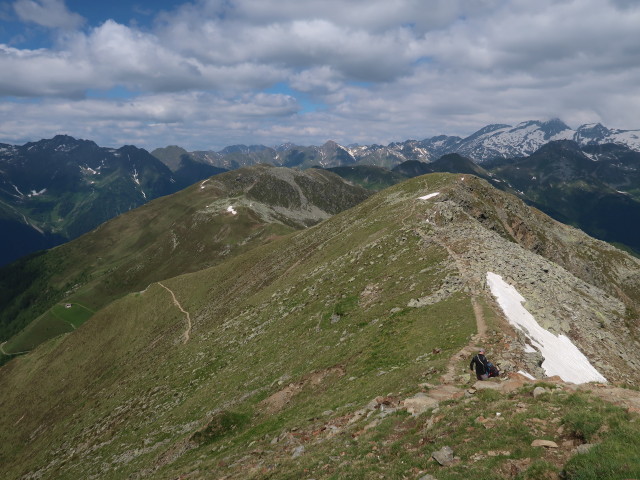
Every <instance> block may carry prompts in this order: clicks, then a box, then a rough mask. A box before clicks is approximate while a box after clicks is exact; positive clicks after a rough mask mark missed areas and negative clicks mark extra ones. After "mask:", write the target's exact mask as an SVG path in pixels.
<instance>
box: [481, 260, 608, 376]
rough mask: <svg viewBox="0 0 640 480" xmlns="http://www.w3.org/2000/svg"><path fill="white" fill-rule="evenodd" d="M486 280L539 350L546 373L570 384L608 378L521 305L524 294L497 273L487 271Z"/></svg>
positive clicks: (509, 315)
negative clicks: (543, 326) (541, 324)
mask: <svg viewBox="0 0 640 480" xmlns="http://www.w3.org/2000/svg"><path fill="white" fill-rule="evenodd" d="M487 283H488V285H489V287H490V289H491V293H492V294H493V296H494V297H496V300H497V301H498V304H499V305H500V307H501V308H502V311H503V312H504V313H505V315H506V317H507V319H508V320H509V323H511V324H512V325H514V326H515V327H517V328H518V329H520V330H521V331H522V332H523V333H524V334H525V335H526V337H527V338H528V339H529V340H530V341H531V343H532V344H533V346H534V347H536V348H537V349H538V350H539V351H540V353H542V356H543V357H544V361H543V362H542V368H543V369H544V371H545V373H546V374H547V375H548V376H550V377H552V376H554V375H558V376H559V377H560V378H562V380H564V381H566V382H572V383H586V382H603V383H604V382H606V381H607V379H606V378H604V377H603V376H602V375H601V374H600V373H599V372H598V371H597V370H596V369H595V368H594V367H593V366H592V365H591V363H589V360H588V359H587V357H585V356H584V354H583V353H582V352H581V351H580V350H578V348H577V347H576V346H575V345H574V344H573V343H572V342H571V340H570V339H569V338H568V337H566V336H565V335H558V336H556V335H554V334H553V333H551V332H549V331H548V330H545V329H544V328H542V327H541V326H540V325H539V324H538V322H537V321H536V319H535V318H533V315H531V314H530V313H529V312H528V311H527V309H526V308H524V307H523V306H522V304H523V303H524V302H525V299H524V297H523V296H522V295H520V293H518V291H517V290H516V289H515V288H514V287H513V286H511V285H509V284H508V283H506V282H505V281H504V280H503V279H502V277H501V276H500V275H496V274H495V273H491V272H487Z"/></svg>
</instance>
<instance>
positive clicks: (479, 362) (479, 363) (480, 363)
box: [469, 353, 489, 375]
mask: <svg viewBox="0 0 640 480" xmlns="http://www.w3.org/2000/svg"><path fill="white" fill-rule="evenodd" d="M474 363H475V364H476V374H477V375H485V374H488V373H489V365H488V363H489V360H487V357H485V356H484V355H482V354H481V353H478V354H477V355H475V356H474V357H473V358H472V359H471V363H470V364H469V368H470V369H471V370H473V364H474Z"/></svg>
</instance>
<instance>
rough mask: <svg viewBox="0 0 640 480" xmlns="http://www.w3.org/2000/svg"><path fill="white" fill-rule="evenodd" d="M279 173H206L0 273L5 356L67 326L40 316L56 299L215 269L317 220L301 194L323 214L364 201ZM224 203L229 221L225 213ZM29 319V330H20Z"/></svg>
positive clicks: (348, 191)
mask: <svg viewBox="0 0 640 480" xmlns="http://www.w3.org/2000/svg"><path fill="white" fill-rule="evenodd" d="M279 172H280V171H279V170H278V169H275V168H273V167H266V166H259V167H254V168H250V169H244V170H239V171H237V172H232V173H230V174H227V175H221V176H219V177H215V179H211V183H210V184H208V185H207V182H208V181H205V182H201V183H199V184H196V185H193V186H192V187H189V188H187V189H185V190H183V191H181V192H179V193H177V194H175V195H172V196H170V197H163V198H160V199H157V200H155V201H153V202H150V203H149V204H146V205H144V206H142V207H140V208H138V209H136V210H134V211H131V212H128V213H127V214H125V215H122V216H121V217H118V218H116V219H113V220H111V221H109V222H107V223H105V224H103V225H102V226H100V227H99V228H97V229H96V230H94V231H92V232H90V233H88V234H86V235H84V236H82V237H81V238H79V239H77V240H75V241H73V242H70V243H68V244H65V245H62V246H60V247H58V248H56V249H53V250H51V251H49V252H46V253H43V254H39V255H34V256H32V257H31V258H28V259H24V260H21V261H19V262H17V263H16V264H13V265H10V266H8V267H5V268H4V269H3V272H5V273H6V276H5V275H2V276H0V277H1V278H2V280H0V287H2V288H0V291H1V292H2V293H0V295H1V296H0V339H9V338H11V337H12V336H15V335H16V334H17V333H18V332H20V331H22V333H21V334H20V335H19V336H18V337H16V338H13V339H12V341H11V343H13V346H12V351H24V350H29V349H31V348H33V346H35V345H37V344H38V343H40V342H41V341H43V340H44V339H46V338H50V336H52V335H56V334H58V333H61V332H63V331H66V330H68V328H66V327H64V322H60V320H59V319H58V318H56V316H55V312H54V313H51V312H50V311H49V309H50V308H51V307H52V306H53V305H55V303H56V302H69V303H74V304H75V303H81V304H84V305H87V306H88V308H89V309H90V310H96V309H98V308H100V307H102V306H103V305H106V304H107V303H108V302H110V301H112V300H114V299H115V298H118V297H120V296H122V295H123V294H126V293H128V292H132V291H139V290H142V289H144V288H146V287H147V286H148V285H149V284H150V283H153V282H154V281H157V280H160V279H163V278H169V277H173V276H176V275H178V274H180V273H184V272H191V271H197V270H200V269H203V268H206V267H208V266H211V265H215V264H217V263H219V262H221V261H224V260H226V259H227V258H228V257H230V256H233V255H237V254H240V253H242V252H245V251H248V250H250V249H251V248H253V247H254V246H256V245H260V244H262V243H267V242H269V241H271V240H272V239H273V238H277V237H278V236H281V235H284V234H287V233H289V232H291V231H293V230H295V229H298V228H301V227H303V226H305V225H307V224H310V223H314V222H317V221H319V220H320V219H321V218H324V217H318V215H319V214H318V213H317V212H316V213H314V214H307V217H308V218H304V219H303V220H301V218H303V217H301V216H300V212H303V213H305V212H304V211H303V210H300V209H301V208H303V205H302V204H301V200H300V197H301V195H302V194H303V193H304V192H307V193H308V195H307V196H308V197H309V198H312V199H313V201H314V202H315V203H314V204H315V205H316V206H319V207H321V208H325V209H326V212H330V213H335V212H337V211H341V210H343V209H344V208H347V207H348V206H352V205H353V204H355V203H357V202H358V201H361V200H362V199H364V198H365V197H366V193H364V191H362V190H361V189H357V188H354V187H350V186H348V185H346V184H344V183H343V182H342V181H340V179H339V178H338V177H336V176H333V175H331V174H328V173H324V172H315V171H313V172H310V173H309V174H305V173H300V172H298V173H296V174H294V173H291V174H290V176H291V177H292V178H297V177H301V178H304V179H306V183H305V184H304V185H303V188H302V189H300V191H299V187H297V186H296V187H295V188H294V187H293V186H289V184H288V183H286V182H285V181H284V180H280V179H279V178H278V177H277V175H278V174H280V173H279ZM238 180H240V181H238ZM274 182H279V183H280V184H281V183H286V184H287V185H288V186H289V190H291V191H290V192H289V195H288V197H287V202H288V204H287V205H283V206H284V207H288V208H290V209H291V210H287V209H284V210H282V209H281V210H278V211H276V212H272V209H273V206H272V205H271V204H269V198H268V196H269V195H270V194H271V192H272V191H273V190H274ZM319 182H320V183H322V184H323V186H324V188H325V194H326V192H327V189H326V187H327V186H330V187H333V188H332V190H331V191H332V194H333V195H335V198H334V199H332V200H325V201H324V202H323V201H322V200H323V197H322V196H321V195H319V194H318V193H317V192H316V188H315V187H316V183H319ZM260 192H263V194H261V193H260ZM300 192H303V193H300ZM245 193H247V195H245ZM232 204H233V205H235V209H236V212H237V214H236V215H233V214H231V213H229V212H228V211H227V207H228V206H229V205H232ZM296 208H297V209H298V210H296ZM304 208H309V206H304ZM318 212H320V210H318ZM313 215H315V216H316V217H315V218H314V217H313ZM328 215H329V213H325V214H324V216H328ZM298 217H300V218H298ZM34 319H37V320H36V323H37V325H34V326H33V327H31V328H29V329H26V330H23V329H24V328H25V327H26V326H27V325H28V324H29V323H30V322H31V321H33V320H34ZM74 326H76V327H77V326H78V324H74ZM65 328H66V330H65Z"/></svg>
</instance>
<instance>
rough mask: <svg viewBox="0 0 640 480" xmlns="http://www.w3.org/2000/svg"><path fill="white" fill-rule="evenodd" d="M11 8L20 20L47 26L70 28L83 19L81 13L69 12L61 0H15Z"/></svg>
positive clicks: (77, 24) (75, 26)
mask: <svg viewBox="0 0 640 480" xmlns="http://www.w3.org/2000/svg"><path fill="white" fill-rule="evenodd" d="M13 9H14V11H15V12H16V14H17V15H18V17H19V18H20V19H21V20H23V21H25V22H32V23H35V24H37V25H41V26H43V27H47V28H61V29H64V30H70V29H74V28H77V27H79V26H81V25H82V24H83V23H84V21H85V20H84V18H83V17H82V16H81V15H78V14H77V13H73V12H70V11H69V10H68V9H67V7H66V5H65V4H64V1H63V0H17V1H16V2H14V4H13Z"/></svg>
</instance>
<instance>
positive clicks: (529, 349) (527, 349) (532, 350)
mask: <svg viewBox="0 0 640 480" xmlns="http://www.w3.org/2000/svg"><path fill="white" fill-rule="evenodd" d="M536 352H537V350H536V349H535V348H533V347H532V346H531V345H529V344H528V343H527V344H526V345H525V346H524V353H536Z"/></svg>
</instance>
